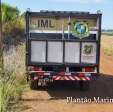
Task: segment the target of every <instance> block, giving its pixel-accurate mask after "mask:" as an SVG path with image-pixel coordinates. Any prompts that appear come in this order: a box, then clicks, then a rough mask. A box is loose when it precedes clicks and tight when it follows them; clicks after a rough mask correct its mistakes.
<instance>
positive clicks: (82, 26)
mask: <svg viewBox="0 0 113 112" xmlns="http://www.w3.org/2000/svg"><path fill="white" fill-rule="evenodd" d="M72 34H73V35H74V36H76V37H79V38H80V39H82V38H84V37H87V36H89V28H88V25H87V24H86V23H85V22H75V23H74V29H73V32H72Z"/></svg>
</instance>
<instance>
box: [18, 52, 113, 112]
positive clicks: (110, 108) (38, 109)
mask: <svg viewBox="0 0 113 112" xmlns="http://www.w3.org/2000/svg"><path fill="white" fill-rule="evenodd" d="M101 72H102V73H104V74H102V75H101V76H100V77H99V79H98V80H97V81H93V82H92V83H91V88H90V90H89V91H80V90H79V89H78V88H77V86H75V87H71V88H70V86H69V85H68V86H67V85H66V86H65V85H62V86H64V87H61V86H60V87H55V89H45V90H44V89H43V90H38V91H32V90H30V89H29V88H28V89H27V90H25V92H24V93H23V95H22V97H21V100H20V101H19V104H18V108H17V110H18V112H113V104H109V103H106V104H96V103H94V102H93V103H91V104H88V103H85V104H82V103H80V104H79V103H67V102H66V97H74V98H80V97H83V98H84V97H87V98H91V99H93V97H100V98H108V97H109V98H113V58H112V57H108V56H106V55H105V54H104V53H103V52H101ZM105 74H106V75H105ZM107 74H109V75H107Z"/></svg>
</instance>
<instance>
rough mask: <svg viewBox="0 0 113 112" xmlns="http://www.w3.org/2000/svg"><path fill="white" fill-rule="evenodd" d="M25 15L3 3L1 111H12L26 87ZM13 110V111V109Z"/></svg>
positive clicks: (0, 77)
mask: <svg viewBox="0 0 113 112" xmlns="http://www.w3.org/2000/svg"><path fill="white" fill-rule="evenodd" d="M24 23H25V22H24V15H20V12H19V10H18V8H17V7H14V6H10V5H9V4H6V3H2V24H3V29H2V30H3V42H4V52H3V54H4V55H3V57H4V69H3V70H2V71H0V112H7V111H10V109H11V107H12V106H11V105H12V102H13V103H14V102H16V101H18V99H19V98H20V96H21V94H22V92H23V90H24V89H25V88H26V81H25V63H24V61H25V58H24V57H25V51H24V50H25V45H24V40H25V39H24ZM12 112H13V111H12Z"/></svg>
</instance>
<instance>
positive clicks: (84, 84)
mask: <svg viewBox="0 0 113 112" xmlns="http://www.w3.org/2000/svg"><path fill="white" fill-rule="evenodd" d="M89 87H90V83H89V81H86V82H84V81H80V90H83V91H87V90H89Z"/></svg>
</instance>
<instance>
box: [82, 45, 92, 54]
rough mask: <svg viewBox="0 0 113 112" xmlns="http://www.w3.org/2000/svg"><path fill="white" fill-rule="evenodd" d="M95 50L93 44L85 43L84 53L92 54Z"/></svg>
mask: <svg viewBox="0 0 113 112" xmlns="http://www.w3.org/2000/svg"><path fill="white" fill-rule="evenodd" d="M92 51H93V46H92V45H85V46H84V54H86V55H90V54H91V53H92Z"/></svg>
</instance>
